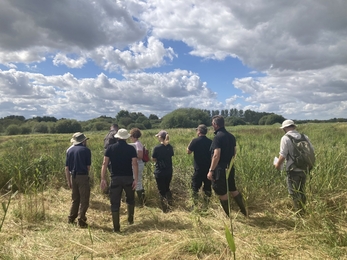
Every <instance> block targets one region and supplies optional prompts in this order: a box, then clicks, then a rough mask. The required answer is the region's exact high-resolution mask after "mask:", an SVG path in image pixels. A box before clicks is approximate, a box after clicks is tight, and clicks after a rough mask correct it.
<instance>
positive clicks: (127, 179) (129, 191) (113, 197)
mask: <svg viewBox="0 0 347 260" xmlns="http://www.w3.org/2000/svg"><path fill="white" fill-rule="evenodd" d="M133 182H134V178H133V176H114V177H112V178H111V184H110V201H111V211H112V212H118V211H119V208H120V203H121V199H122V192H123V190H124V191H125V198H126V199H125V201H126V203H127V204H128V205H135V191H134V190H133V188H132V184H133Z"/></svg>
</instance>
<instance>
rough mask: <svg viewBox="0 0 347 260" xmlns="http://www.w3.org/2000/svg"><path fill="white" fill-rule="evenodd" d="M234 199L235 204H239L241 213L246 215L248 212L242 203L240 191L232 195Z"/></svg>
mask: <svg viewBox="0 0 347 260" xmlns="http://www.w3.org/2000/svg"><path fill="white" fill-rule="evenodd" d="M234 200H235V202H236V204H237V206H239V208H240V211H241V213H242V214H243V215H245V216H246V217H247V216H248V214H247V210H246V207H245V204H244V203H243V197H242V194H241V193H239V194H237V195H236V196H235V197H234Z"/></svg>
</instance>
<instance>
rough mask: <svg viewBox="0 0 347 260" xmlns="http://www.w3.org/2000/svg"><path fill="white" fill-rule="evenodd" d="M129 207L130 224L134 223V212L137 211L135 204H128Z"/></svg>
mask: <svg viewBox="0 0 347 260" xmlns="http://www.w3.org/2000/svg"><path fill="white" fill-rule="evenodd" d="M127 208H128V223H129V225H132V224H134V212H135V205H127Z"/></svg>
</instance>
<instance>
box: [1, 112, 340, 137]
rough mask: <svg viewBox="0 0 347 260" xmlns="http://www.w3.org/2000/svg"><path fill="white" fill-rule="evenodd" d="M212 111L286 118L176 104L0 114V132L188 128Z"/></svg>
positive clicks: (242, 119) (257, 119)
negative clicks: (162, 108) (106, 112)
mask: <svg viewBox="0 0 347 260" xmlns="http://www.w3.org/2000/svg"><path fill="white" fill-rule="evenodd" d="M214 115H222V116H224V118H225V123H226V125H227V126H236V125H272V124H275V123H282V122H283V121H284V120H285V118H284V117H283V116H281V115H277V114H274V113H266V112H256V111H252V110H246V111H243V110H238V109H235V108H233V109H230V110H228V109H225V110H206V109H196V108H179V109H176V110H174V111H172V112H171V113H169V114H167V115H165V116H163V117H162V118H159V117H158V116H157V115H155V114H150V115H149V116H148V117H147V116H145V115H144V114H143V113H141V112H129V111H126V110H121V111H119V112H118V114H117V115H116V116H115V117H108V116H100V117H98V118H94V119H90V120H87V121H77V120H74V119H66V118H61V119H59V120H58V119H57V118H55V117H51V116H43V117H40V116H38V117H33V118H31V119H26V118H25V117H24V116H17V115H11V116H7V117H4V118H0V133H2V134H6V135H19V134H31V133H74V132H79V131H107V130H109V128H110V125H111V124H112V123H117V124H118V125H119V126H120V127H123V128H127V129H131V128H133V127H137V128H139V129H142V130H145V129H151V128H190V127H196V126H197V125H199V124H206V125H207V126H210V125H211V119H212V117H213V116H214ZM294 121H295V122H296V123H298V124H301V123H309V122H312V123H327V122H347V119H345V118H333V119H330V120H296V119H294Z"/></svg>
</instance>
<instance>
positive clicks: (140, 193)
mask: <svg viewBox="0 0 347 260" xmlns="http://www.w3.org/2000/svg"><path fill="white" fill-rule="evenodd" d="M141 135H142V133H141V131H140V129H138V128H132V129H131V130H130V140H131V141H132V142H133V146H134V147H135V150H136V152H137V164H138V179H137V184H136V194H137V197H138V199H139V205H140V207H143V205H144V204H145V190H144V188H143V184H142V174H143V170H144V168H145V163H144V162H143V161H142V157H143V145H142V143H141V142H140V141H139V138H140V137H141Z"/></svg>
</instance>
